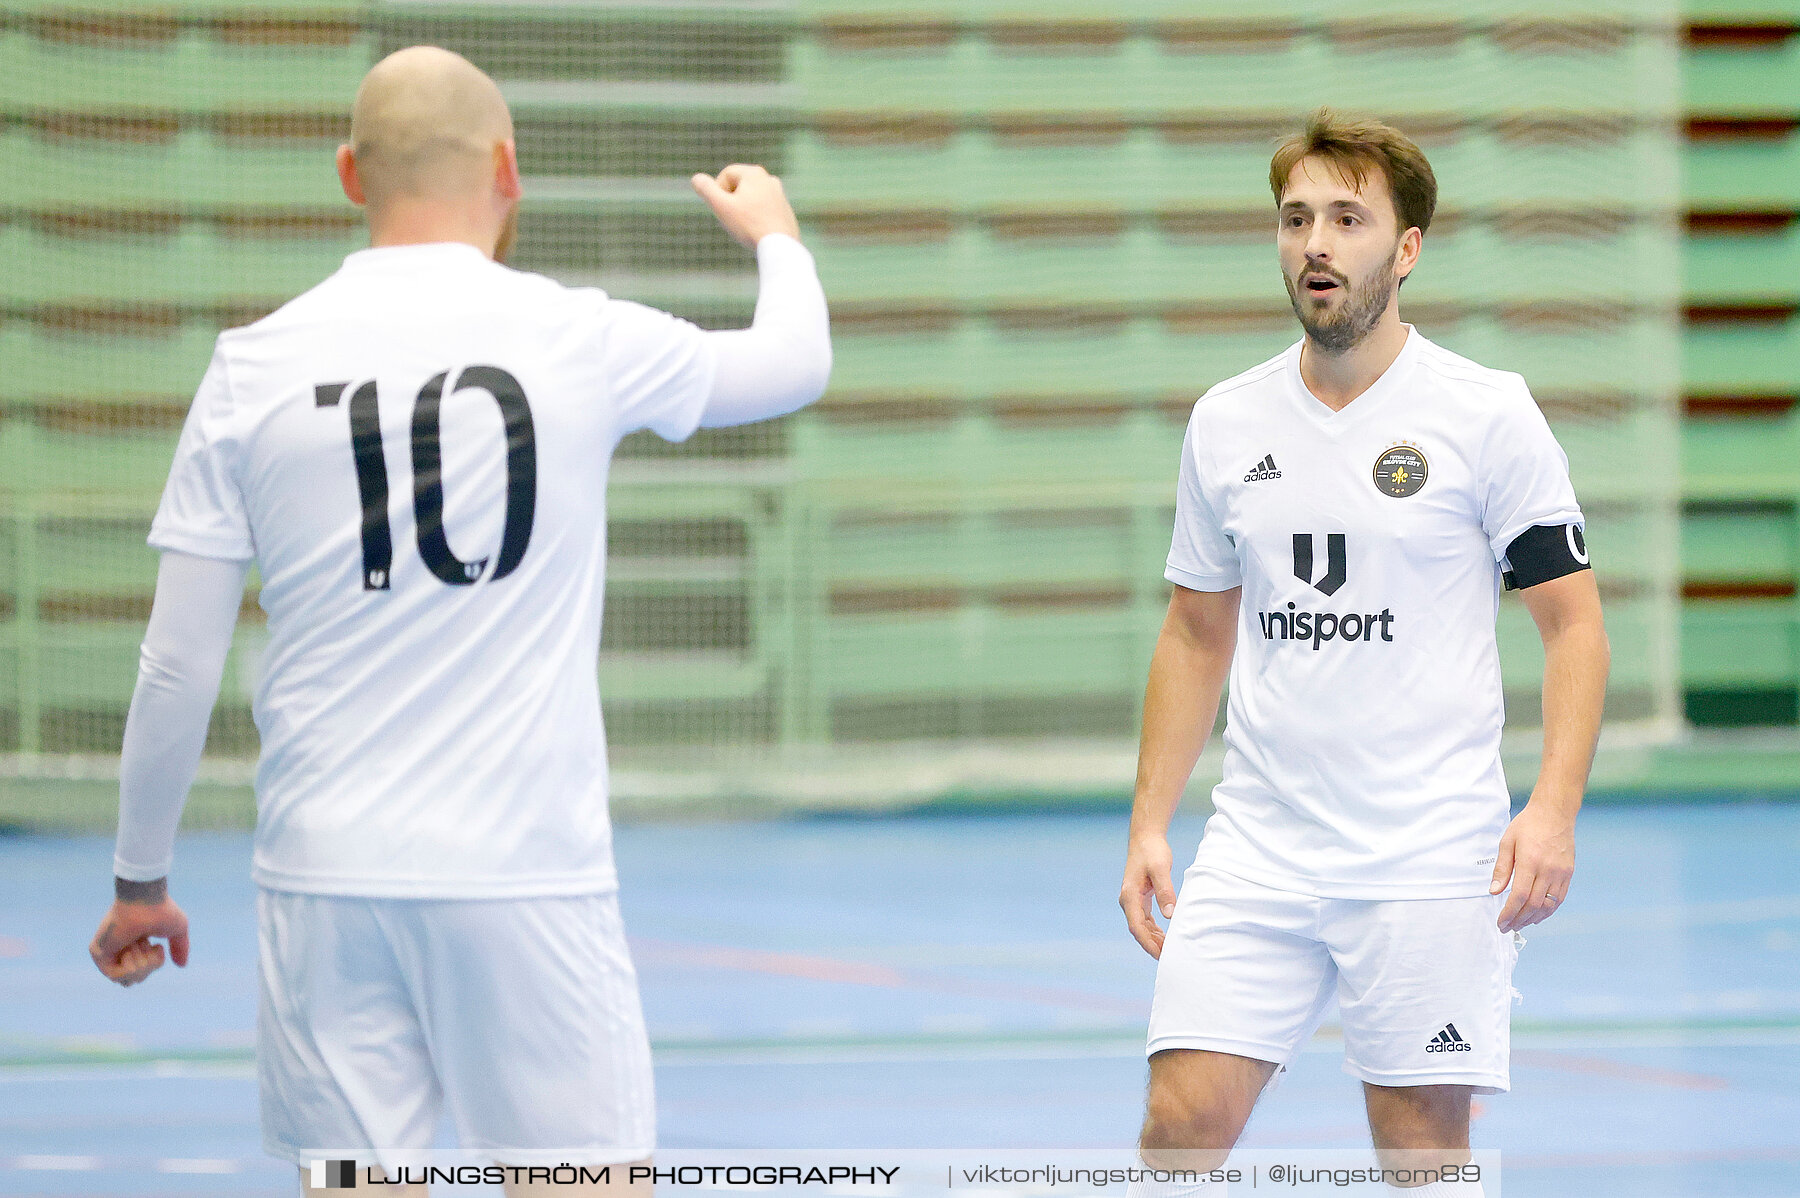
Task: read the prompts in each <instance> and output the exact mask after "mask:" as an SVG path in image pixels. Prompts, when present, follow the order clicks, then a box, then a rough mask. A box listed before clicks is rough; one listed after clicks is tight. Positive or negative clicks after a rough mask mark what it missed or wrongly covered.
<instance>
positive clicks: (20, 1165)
mask: <svg viewBox="0 0 1800 1198" xmlns="http://www.w3.org/2000/svg"><path fill="white" fill-rule="evenodd" d="M10 1164H11V1167H12V1168H14V1169H24V1170H29V1171H31V1172H54V1173H84V1172H87V1171H89V1170H93V1169H98V1168H99V1167H100V1158H99V1157H97V1156H15V1157H13V1158H12V1161H11V1162H10Z"/></svg>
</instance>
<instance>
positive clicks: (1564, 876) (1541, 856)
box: [1488, 797, 1575, 932]
mask: <svg viewBox="0 0 1800 1198" xmlns="http://www.w3.org/2000/svg"><path fill="white" fill-rule="evenodd" d="M1574 876H1575V819H1574V817H1573V816H1571V815H1568V814H1565V813H1563V812H1561V811H1558V810H1557V809H1556V808H1555V807H1554V806H1552V805H1551V804H1549V803H1544V802H1539V801H1538V800H1537V799H1536V798H1535V797H1534V798H1533V799H1532V801H1531V802H1529V803H1527V804H1525V809H1524V810H1523V811H1521V812H1519V814H1518V815H1516V816H1514V817H1513V821H1512V823H1510V824H1508V825H1507V826H1506V834H1505V835H1504V836H1502V837H1501V838H1500V855H1499V857H1498V858H1497V859H1496V860H1495V862H1494V882H1493V885H1492V886H1490V887H1489V888H1488V893H1489V894H1499V893H1500V892H1501V891H1502V890H1504V889H1505V888H1506V883H1507V880H1508V879H1509V878H1510V879H1511V880H1512V893H1511V894H1509V895H1507V898H1506V906H1505V907H1504V908H1502V909H1501V912H1500V919H1499V925H1500V930H1501V931H1502V932H1515V931H1518V930H1519V929H1520V928H1528V927H1530V926H1531V925H1532V924H1534V923H1542V922H1543V921H1544V920H1546V919H1549V918H1550V917H1551V916H1552V915H1554V914H1556V912H1557V909H1558V908H1559V907H1561V906H1562V904H1563V902H1564V900H1566V899H1567V898H1568V895H1569V879H1570V878H1572V877H1574Z"/></svg>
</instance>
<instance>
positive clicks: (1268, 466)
mask: <svg viewBox="0 0 1800 1198" xmlns="http://www.w3.org/2000/svg"><path fill="white" fill-rule="evenodd" d="M1280 477H1281V471H1279V470H1277V469H1275V455H1274V454H1269V455H1268V456H1267V457H1265V458H1263V460H1262V461H1260V462H1258V463H1257V464H1256V465H1254V466H1252V467H1250V473H1248V474H1246V475H1244V481H1245V482H1247V483H1260V482H1266V481H1267V480H1269V479H1271V478H1280Z"/></svg>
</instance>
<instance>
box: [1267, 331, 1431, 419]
mask: <svg viewBox="0 0 1800 1198" xmlns="http://www.w3.org/2000/svg"><path fill="white" fill-rule="evenodd" d="M1424 342H1425V338H1424V337H1422V336H1420V335H1419V330H1417V329H1415V328H1414V327H1413V326H1412V325H1407V326H1406V344H1405V345H1402V346H1401V347H1400V353H1399V356H1398V357H1396V358H1395V359H1394V360H1393V361H1392V362H1391V363H1389V365H1388V368H1387V369H1386V370H1384V371H1382V373H1381V377H1380V378H1378V379H1376V380H1375V381H1374V382H1373V383H1371V384H1370V385H1369V389H1368V390H1367V391H1364V392H1363V393H1362V394H1361V395H1359V396H1357V397H1356V398H1355V399H1353V400H1351V401H1350V402H1349V403H1348V404H1346V405H1344V407H1343V409H1342V410H1340V411H1336V412H1334V411H1332V410H1331V409H1330V408H1328V407H1326V406H1325V405H1324V404H1323V403H1321V402H1319V398H1318V396H1316V395H1314V394H1313V393H1312V392H1311V391H1309V390H1307V387H1306V380H1305V379H1303V378H1301V377H1300V349H1301V347H1302V346H1304V345H1305V344H1306V340H1305V338H1302V339H1301V340H1299V341H1296V342H1295V343H1294V344H1293V346H1292V347H1291V348H1289V350H1288V352H1287V355H1286V356H1287V361H1286V363H1285V366H1284V369H1283V373H1284V374H1285V375H1286V376H1287V380H1288V387H1287V390H1288V398H1290V399H1291V400H1293V402H1294V406H1295V407H1296V408H1298V409H1299V410H1300V412H1301V413H1302V414H1303V415H1305V416H1306V417H1307V418H1308V419H1309V420H1311V421H1313V422H1314V423H1315V424H1317V425H1319V426H1320V427H1321V428H1328V429H1336V428H1343V427H1344V426H1346V425H1347V424H1350V423H1351V422H1353V421H1356V420H1360V419H1361V418H1362V416H1363V415H1365V414H1366V413H1368V412H1371V411H1373V410H1374V409H1376V408H1378V407H1382V406H1384V405H1385V403H1386V401H1387V399H1388V397H1389V396H1391V395H1393V394H1395V393H1396V392H1398V391H1401V390H1403V389H1404V388H1405V386H1406V382H1407V380H1408V379H1409V378H1411V377H1412V371H1413V366H1414V364H1415V363H1417V362H1418V360H1419V348H1420V346H1422V345H1423V344H1424Z"/></svg>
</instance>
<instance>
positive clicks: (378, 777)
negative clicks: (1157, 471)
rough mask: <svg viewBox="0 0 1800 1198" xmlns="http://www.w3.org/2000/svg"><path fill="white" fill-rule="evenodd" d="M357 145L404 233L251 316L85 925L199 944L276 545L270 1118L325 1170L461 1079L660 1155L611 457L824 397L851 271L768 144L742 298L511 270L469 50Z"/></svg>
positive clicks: (603, 1161)
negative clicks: (189, 914) (627, 863)
mask: <svg viewBox="0 0 1800 1198" xmlns="http://www.w3.org/2000/svg"><path fill="white" fill-rule="evenodd" d="M337 169H338V175H339V177H340V179H341V180H342V183H343V188H344V192H345V194H346V195H347V196H348V197H349V198H350V200H352V201H353V202H354V203H356V204H358V205H361V206H362V207H363V208H364V210H365V212H366V214H367V217H368V224H369V233H370V248H368V249H364V250H359V251H357V252H355V253H352V254H351V255H349V257H347V258H346V259H345V260H344V263H343V265H342V266H341V267H340V268H339V269H338V270H337V272H336V273H334V274H333V275H331V277H330V278H328V279H326V280H325V281H324V282H322V283H321V284H319V285H318V286H317V287H315V288H313V289H312V290H310V291H308V292H306V293H305V294H303V295H301V296H299V297H298V298H296V299H294V300H293V301H291V302H289V303H288V304H286V305H284V306H283V307H282V308H280V309H279V310H278V311H276V312H274V313H273V314H271V315H270V316H268V317H266V318H264V319H262V320H260V321H257V322H256V323H254V324H251V325H248V326H246V327H243V328H237V329H230V330H227V331H226V332H224V333H223V334H221V335H220V337H219V339H218V343H217V346H216V348H215V350H214V353H213V358H212V363H211V365H210V366H209V367H208V369H207V371H206V374H205V377H204V378H203V379H202V380H201V383H200V386H199V390H198V392H197V394H196V396H195V399H194V403H193V406H192V409H191V410H190V412H189V415H188V419H187V423H186V425H185V427H184V429H183V431H182V434H181V438H180V442H179V444H178V446H177V448H176V452H175V461H174V465H173V468H172V470H171V471H170V475H169V480H168V484H167V486H166V488H165V490H164V493H163V497H162V502H161V505H160V507H159V508H158V510H157V513H156V517H155V519H154V521H153V523H152V525H151V531H150V538H149V540H150V544H151V545H152V546H153V547H155V548H157V549H158V550H160V551H161V553H162V560H161V565H160V567H159V571H158V575H157V585H156V596H155V601H154V606H153V609H152V612H151V616H150V623H149V628H148V630H147V632H146V634H145V638H144V644H143V652H142V658H141V665H140V670H139V675H138V681H137V687H136V690H135V692H134V694H133V697H132V703H131V709H130V715H129V717H128V719H127V722H126V728H125V736H124V744H123V750H122V758H121V778H120V796H119V831H118V840H117V846H116V858H115V862H114V872H115V875H116V877H115V892H116V898H115V902H114V903H113V906H112V908H111V910H110V911H109V912H108V913H107V915H106V917H105V919H104V921H103V922H102V924H101V926H100V929H99V931H98V933H97V934H96V936H95V937H94V940H93V943H92V945H91V946H90V951H91V953H92V956H93V958H94V961H95V964H96V965H97V966H98V967H99V968H100V970H101V972H102V973H104V974H105V975H106V976H107V977H108V978H111V979H112V980H113V981H115V982H118V983H120V984H121V985H125V986H130V985H134V984H136V983H138V982H141V981H143V980H144V979H145V978H147V977H148V976H149V975H150V974H151V973H152V972H154V971H155V970H156V969H157V968H158V967H159V966H161V965H162V963H163V961H164V959H165V955H166V956H168V957H171V958H173V960H174V961H175V963H176V964H177V965H185V964H186V962H187V956H188V928H187V921H186V917H185V916H184V915H183V914H182V912H181V909H180V908H179V907H178V906H177V905H176V904H175V902H174V901H173V899H171V898H170V897H169V893H168V875H169V872H170V866H171V863H172V860H173V853H174V842H175V830H176V825H177V823H178V820H179V817H180V812H181V808H182V804H183V802H184V801H185V798H186V794H187V790H188V788H189V786H190V784H191V783H192V781H193V778H194V774H195V771H196V768H197V765H198V761H199V757H200V754H201V750H202V747H203V745H204V743H205V740H206V730H207V723H208V719H209V715H210V712H211V709H212V705H213V702H214V700H215V698H216V696H217V692H218V685H219V679H220V676H221V672H222V670H223V667H224V664H225V659H226V654H227V651H228V649H229V648H230V644H231V635H232V628H233V625H234V623H235V621H236V618H237V614H238V606H239V602H240V597H241V595H242V592H243V586H244V579H245V576H246V573H247V571H248V568H249V566H250V564H251V563H252V562H254V563H255V564H256V566H257V568H258V570H259V572H260V574H261V580H262V588H261V595H260V602H261V606H262V607H263V609H264V611H265V612H266V613H267V622H268V646H267V649H266V651H265V652H264V653H263V656H262V666H261V677H260V680H259V682H258V685H257V689H256V695H255V716H256V722H257V727H258V730H259V732H260V734H261V738H262V752H261V758H260V761H259V763H258V768H257V776H256V792H257V828H256V836H255V854H254V865H253V875H254V878H255V881H256V882H257V884H258V896H257V922H258V967H259V968H258V973H259V991H260V997H259V1008H258V1017H257V1060H258V1076H259V1082H260V1089H261V1095H262V1118H263V1134H264V1143H265V1147H266V1148H267V1150H268V1151H269V1152H270V1153H272V1154H274V1155H275V1156H278V1157H280V1158H283V1159H286V1160H289V1161H292V1162H294V1163H296V1164H297V1165H300V1166H301V1180H302V1186H303V1188H305V1189H307V1190H308V1192H310V1190H311V1189H312V1188H313V1187H314V1186H321V1187H322V1186H325V1185H326V1184H327V1182H328V1181H329V1180H331V1179H329V1178H324V1177H320V1176H318V1175H316V1174H309V1172H308V1166H309V1165H310V1164H311V1162H314V1161H318V1160H331V1159H346V1158H349V1159H355V1160H357V1161H359V1162H362V1163H363V1164H369V1165H375V1164H379V1165H380V1166H382V1167H384V1168H386V1169H387V1170H388V1171H389V1175H390V1176H398V1175H399V1173H400V1170H401V1169H402V1168H403V1167H405V1166H406V1165H408V1164H409V1163H412V1164H416V1163H417V1162H418V1161H419V1160H420V1157H419V1156H418V1155H417V1154H418V1153H419V1152H420V1151H421V1150H425V1149H429V1148H430V1147H431V1145H432V1143H433V1137H434V1134H435V1131H436V1129H437V1125H438V1122H439V1119H440V1117H441V1116H443V1115H446V1114H447V1115H448V1117H449V1119H450V1122H451V1123H452V1125H453V1126H454V1128H455V1130H456V1132H457V1136H458V1140H459V1142H460V1144H461V1146H462V1148H463V1149H464V1150H466V1151H469V1152H472V1153H474V1154H476V1155H477V1156H479V1158H480V1159H482V1160H484V1161H493V1162H495V1163H497V1164H501V1165H506V1166H513V1167H516V1168H521V1169H530V1168H533V1167H538V1168H542V1167H544V1166H549V1165H555V1164H563V1163H568V1164H574V1165H587V1166H593V1167H596V1168H597V1167H598V1166H602V1165H621V1164H626V1163H630V1162H636V1161H640V1160H642V1159H644V1158H646V1157H648V1156H649V1155H650V1153H651V1151H652V1149H653V1148H654V1141H655V1102H654V1097H653V1093H652V1084H651V1072H650V1052H649V1043H648V1039H647V1037H646V1035H645V1030H644V1022H643V1015H642V1012H641V1009H640V1007H639V1002H638V993H637V980H636V975H635V973H634V972H633V969H632V964H631V960H630V956H629V954H628V952H627V950H626V945H625V938H624V933H623V929H622V927H621V925H620V920H619V911H618V903H617V898H616V890H617V876H616V873H615V871H614V867H613V859H612V846H611V830H610V824H609V821H608V817H607V768H606V748H605V738H604V732H603V729H602V724H601V716H600V696H599V690H598V684H597V681H596V676H595V664H596V659H597V656H598V652H599V641H600V616H601V599H602V595H603V594H604V590H605V584H604V563H605V538H606V533H605V519H606V510H605V499H606V481H607V469H608V463H609V460H610V458H611V455H612V452H613V450H614V448H615V447H616V446H617V444H618V442H619V439H620V438H621V437H623V436H625V435H626V434H628V433H630V432H632V431H634V430H637V429H644V428H648V429H654V430H655V431H656V432H657V433H659V434H661V435H662V436H664V437H666V438H668V439H670V440H677V441H678V440H681V439H683V438H685V437H687V436H688V435H689V434H691V433H692V432H693V431H694V430H695V429H696V428H699V427H702V426H706V427H716V426H722V425H733V424H741V423H745V422H748V421H753V420H762V419H767V418H770V417H774V416H779V415H782V414H784V413H787V412H790V411H793V410H795V409H797V408H799V407H801V406H803V405H805V404H807V403H809V402H811V401H812V400H813V399H815V398H817V397H818V396H819V395H820V394H821V393H822V392H823V390H824V387H825V383H826V379H827V376H828V374H829V372H830V367H831V347H830V338H829V332H828V327H827V319H826V309H825V299H824V295H823V293H822V291H821V288H820V286H819V281H818V277H817V274H816V273H815V271H814V268H813V263H812V258H811V256H810V255H809V254H808V253H807V251H806V250H805V249H804V248H803V247H802V246H801V244H800V242H799V240H798V235H799V230H798V226H797V224H796V222H795V219H794V214H793V211H792V209H791V208H790V207H789V206H788V203H787V200H786V199H785V197H784V195H783V192H782V187H781V184H780V182H779V181H778V180H777V179H775V178H774V177H773V176H771V175H770V174H769V173H768V172H767V171H765V170H763V169H762V168H761V167H756V166H743V165H735V166H730V167H727V168H726V169H724V170H723V171H721V172H720V173H719V174H718V176H717V177H713V176H709V175H704V174H700V175H695V176H694V178H693V185H694V188H695V190H696V191H698V192H699V194H700V196H701V197H702V198H703V199H704V200H705V201H706V202H707V203H708V204H709V205H711V207H712V210H713V212H714V213H715V214H716V215H717V217H718V219H719V221H720V223H721V224H722V225H723V226H724V227H725V229H726V230H727V231H729V232H730V233H731V234H732V235H733V236H735V237H736V238H737V239H738V240H739V241H741V242H742V243H744V244H745V245H746V246H748V247H752V248H753V249H754V251H755V254H756V258H757V263H758V268H759V276H760V284H759V288H760V289H759V294H758V299H757V304H756V314H755V318H754V321H753V323H752V324H751V326H750V327H749V328H747V329H740V330H733V331H726V332H705V331H702V330H700V329H698V328H696V327H695V326H693V325H691V324H689V323H687V322H686V321H682V320H678V319H676V318H675V317H673V316H670V315H668V314H666V313H663V312H659V311H656V310H654V309H651V308H647V307H643V306H641V305H638V304H634V303H630V302H628V301H624V300H619V299H614V298H612V297H610V296H608V295H606V294H605V293H603V292H601V291H599V290H595V289H593V288H569V287H564V286H562V285H561V284H559V283H557V282H555V281H553V280H551V279H548V278H545V277H543V276H540V275H534V274H527V273H522V272H519V271H515V270H512V269H509V268H508V267H506V266H505V265H504V260H505V258H506V255H507V251H508V249H509V248H510V247H511V244H512V241H513V231H514V228H515V224H516V218H517V212H518V206H519V204H520V202H521V197H522V191H523V189H522V187H521V184H520V179H519V167H518V158H517V151H516V147H515V144H514V141H513V129H512V121H511V118H510V116H509V115H508V113H507V108H506V103H505V101H504V99H503V98H502V96H501V93H500V90H499V89H498V88H497V87H496V86H495V84H494V82H493V80H491V79H489V78H488V77H487V76H486V75H484V74H483V73H482V72H481V71H479V70H478V69H476V68H475V67H474V66H473V65H471V64H470V63H469V62H467V61H466V60H464V59H462V58H461V57H459V56H457V55H455V54H452V53H450V52H448V51H445V50H440V49H436V48H433V47H427V46H418V47H412V48H410V49H406V50H401V51H399V52H398V53H395V54H393V55H391V56H389V57H388V58H386V59H384V60H383V61H382V62H380V63H379V64H377V65H376V66H375V67H374V69H373V70H371V71H370V72H369V74H368V77H367V78H366V79H365V80H364V82H363V84H362V86H361V88H360V90H359V91H358V92H357V95H356V99H355V105H354V111H353V115H352V124H351V137H350V141H349V143H348V144H346V145H344V146H342V147H340V148H339V150H338V154H337ZM159 941H161V942H166V947H165V943H159ZM543 1176H544V1174H543V1173H540V1174H539V1175H538V1177H539V1178H540V1179H541V1178H542V1177H543ZM619 1176H621V1175H620V1174H619V1173H618V1171H615V1173H614V1177H615V1178H617V1177H619ZM395 1188H396V1189H398V1188H399V1187H395ZM411 1188H412V1190H413V1192H418V1191H419V1190H422V1187H417V1186H415V1187H411ZM537 1188H540V1187H539V1186H538V1185H536V1184H535V1183H534V1179H533V1177H532V1175H531V1174H529V1173H520V1174H515V1175H514V1179H513V1180H512V1181H510V1182H509V1183H508V1185H507V1190H508V1192H509V1193H513V1194H519V1193H529V1192H534V1191H535V1189H537ZM603 1188H605V1187H602V1186H595V1185H581V1186H567V1185H564V1186H558V1187H556V1192H558V1193H574V1192H590V1191H593V1192H597V1191H598V1190H600V1189H603Z"/></svg>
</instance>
